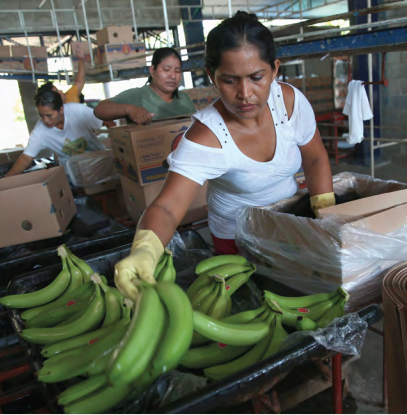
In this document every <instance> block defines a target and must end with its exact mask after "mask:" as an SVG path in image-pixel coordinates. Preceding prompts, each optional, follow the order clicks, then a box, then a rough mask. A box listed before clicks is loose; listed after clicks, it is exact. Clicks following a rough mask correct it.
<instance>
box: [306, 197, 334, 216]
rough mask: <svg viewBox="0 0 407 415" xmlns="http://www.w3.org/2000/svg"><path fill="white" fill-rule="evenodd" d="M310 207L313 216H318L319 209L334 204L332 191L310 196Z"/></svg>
mask: <svg viewBox="0 0 407 415" xmlns="http://www.w3.org/2000/svg"><path fill="white" fill-rule="evenodd" d="M310 202H311V209H312V211H313V212H314V213H315V217H316V218H319V209H323V208H326V207H329V206H334V205H335V194H334V192H330V193H323V194H321V195H315V196H312V197H310Z"/></svg>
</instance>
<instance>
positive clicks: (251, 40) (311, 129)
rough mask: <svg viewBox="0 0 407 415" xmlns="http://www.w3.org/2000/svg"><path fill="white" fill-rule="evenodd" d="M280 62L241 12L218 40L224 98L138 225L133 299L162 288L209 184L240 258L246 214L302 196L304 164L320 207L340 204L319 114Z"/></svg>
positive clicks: (215, 228)
mask: <svg viewBox="0 0 407 415" xmlns="http://www.w3.org/2000/svg"><path fill="white" fill-rule="evenodd" d="M279 64H280V62H279V60H278V59H276V57H275V46H274V41H273V37H272V34H271V32H270V31H269V30H268V29H267V28H266V27H265V26H264V25H263V24H261V23H260V22H259V21H258V20H257V18H256V16H255V15H253V14H248V13H246V12H238V13H236V15H235V16H234V17H232V18H229V19H226V20H224V21H223V22H222V23H221V24H220V25H219V26H217V27H216V28H214V29H213V30H212V31H211V32H210V33H209V35H208V38H207V43H206V71H207V73H208V75H209V77H210V78H211V81H212V83H213V85H214V87H215V88H217V90H218V91H219V95H220V98H219V99H218V100H217V101H216V102H215V103H214V104H213V105H212V106H210V107H208V108H206V109H205V110H203V111H202V112H200V113H198V114H196V115H195V116H194V117H193V120H194V122H193V124H192V126H191V127H190V128H189V130H188V131H187V132H186V133H185V135H184V137H183V138H182V140H181V142H180V144H179V146H178V148H177V149H176V151H174V152H173V153H172V154H171V155H170V156H169V158H168V162H169V165H170V169H169V170H170V172H169V174H168V177H167V179H166V182H165V185H164V187H163V189H162V191H161V193H160V195H159V196H158V197H157V198H156V200H155V201H154V202H153V203H152V204H151V205H150V206H149V207H148V208H147V209H146V211H145V212H144V215H143V217H142V218H141V220H140V222H139V224H138V228H137V232H136V236H135V239H134V243H133V248H132V251H131V254H130V256H129V257H127V258H125V259H124V260H122V261H120V262H119V263H118V264H117V265H116V275H115V281H116V285H117V287H118V288H119V289H120V290H121V291H122V293H123V294H124V295H125V296H127V297H130V298H135V297H136V296H137V289H136V288H135V285H134V284H133V283H134V281H133V282H132V280H133V279H136V278H138V279H141V280H144V281H149V282H152V283H153V282H154V279H153V273H154V269H155V266H156V264H157V262H158V260H159V258H160V257H161V255H162V253H163V249H164V247H165V246H166V245H167V244H168V242H169V241H170V239H171V237H172V235H173V233H174V231H175V229H176V227H177V225H178V223H179V222H180V221H181V219H182V218H183V216H184V214H185V213H186V211H187V209H188V207H189V205H190V203H191V202H192V200H193V199H194V197H195V195H196V193H197V191H198V189H199V186H201V185H203V183H204V182H205V181H206V180H209V187H208V189H209V190H208V207H209V227H210V230H211V233H212V235H213V239H214V243H215V250H216V252H217V253H218V254H223V253H237V248H236V245H235V243H234V231H235V225H236V217H235V215H236V211H237V209H239V208H240V207H243V206H248V205H252V206H258V205H267V204H270V203H274V202H276V201H277V200H279V199H282V198H285V197H289V196H292V195H293V194H294V193H295V192H296V191H297V185H296V182H295V180H294V174H295V173H296V172H297V171H298V169H299V167H300V166H301V164H302V166H303V168H304V172H305V177H306V181H307V185H308V190H309V193H310V195H311V196H312V197H311V204H312V207H313V208H314V209H315V210H317V209H318V208H321V207H325V206H330V205H333V204H334V203H335V199H334V195H333V193H332V177H331V169H330V164H329V160H328V157H327V154H326V151H325V148H324V146H323V144H322V141H321V137H320V134H319V131H318V129H317V127H316V123H315V116H314V113H313V110H312V108H311V106H310V104H309V102H308V101H307V100H306V98H305V97H304V95H303V94H302V93H301V92H300V91H298V90H297V89H295V88H293V87H291V86H289V85H287V84H280V83H277V82H276V80H275V79H276V76H277V72H278V68H279Z"/></svg>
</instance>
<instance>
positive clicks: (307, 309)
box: [298, 308, 309, 313]
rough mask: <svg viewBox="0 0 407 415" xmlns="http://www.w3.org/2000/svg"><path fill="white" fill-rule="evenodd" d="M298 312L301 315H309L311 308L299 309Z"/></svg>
mask: <svg viewBox="0 0 407 415" xmlns="http://www.w3.org/2000/svg"><path fill="white" fill-rule="evenodd" d="M298 312H300V313H309V308H299V309H298Z"/></svg>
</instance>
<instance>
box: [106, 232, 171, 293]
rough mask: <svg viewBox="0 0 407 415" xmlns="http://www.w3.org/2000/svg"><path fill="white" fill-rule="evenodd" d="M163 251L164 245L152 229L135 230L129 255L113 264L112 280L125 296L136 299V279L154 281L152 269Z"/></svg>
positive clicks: (152, 282) (153, 282)
mask: <svg viewBox="0 0 407 415" xmlns="http://www.w3.org/2000/svg"><path fill="white" fill-rule="evenodd" d="M163 253H164V247H163V245H162V243H161V241H160V240H159V239H158V237H157V235H156V234H155V233H154V232H153V231H150V230H141V231H137V232H136V235H135V237H134V241H133V246H132V247H131V252H130V255H129V256H128V257H127V258H124V259H122V260H121V261H120V262H118V263H117V264H116V266H115V273H114V282H115V284H116V287H117V288H118V289H119V291H120V292H121V293H122V294H123V295H124V297H125V298H130V299H131V300H136V298H137V295H138V290H137V287H136V284H137V281H138V280H142V281H145V282H148V283H150V284H155V283H156V281H155V279H154V271H155V267H156V265H157V264H158V261H159V260H160V258H161V256H162V254H163Z"/></svg>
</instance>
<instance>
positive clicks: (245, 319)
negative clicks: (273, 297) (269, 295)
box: [222, 304, 267, 324]
mask: <svg viewBox="0 0 407 415" xmlns="http://www.w3.org/2000/svg"><path fill="white" fill-rule="evenodd" d="M266 308H267V306H266V304H263V305H262V306H261V307H260V308H257V309H256V310H249V311H243V312H241V313H237V314H233V316H229V317H226V318H224V319H223V320H222V321H223V322H224V323H233V324H244V323H249V322H250V321H252V320H254V319H255V318H256V317H258V316H260V315H261V314H263V313H264V312H265V311H266Z"/></svg>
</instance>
